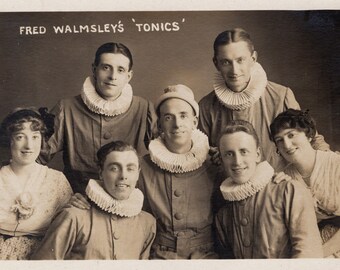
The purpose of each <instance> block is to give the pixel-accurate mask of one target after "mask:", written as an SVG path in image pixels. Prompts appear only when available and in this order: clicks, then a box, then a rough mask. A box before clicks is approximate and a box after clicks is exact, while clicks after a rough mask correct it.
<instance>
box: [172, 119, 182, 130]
mask: <svg viewBox="0 0 340 270" xmlns="http://www.w3.org/2000/svg"><path fill="white" fill-rule="evenodd" d="M181 124H182V119H181V118H180V117H178V116H175V117H174V127H176V128H178V127H180V126H181Z"/></svg>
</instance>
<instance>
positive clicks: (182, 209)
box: [139, 84, 218, 259]
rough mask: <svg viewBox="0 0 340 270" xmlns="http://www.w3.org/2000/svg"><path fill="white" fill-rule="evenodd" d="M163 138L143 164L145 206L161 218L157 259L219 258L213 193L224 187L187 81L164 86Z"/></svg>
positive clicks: (160, 124) (160, 115)
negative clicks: (213, 165)
mask: <svg viewBox="0 0 340 270" xmlns="http://www.w3.org/2000/svg"><path fill="white" fill-rule="evenodd" d="M155 108H156V113H157V115H158V118H159V119H158V129H159V132H160V136H159V137H158V138H157V139H154V140H152V141H151V142H150V145H149V152H150V154H148V155H146V156H145V157H144V158H143V160H142V162H141V168H142V169H141V174H140V179H139V188H140V189H141V190H142V191H143V193H144V196H145V201H144V207H143V209H144V210H146V211H148V212H150V213H151V214H153V215H154V217H155V218H156V220H157V233H156V239H155V241H154V244H153V247H152V251H151V258H153V259H214V258H217V255H216V253H215V252H214V237H213V230H212V224H213V202H212V197H213V196H212V194H213V193H214V192H215V191H216V190H217V189H218V183H217V181H216V180H215V179H216V176H215V174H216V173H215V171H216V168H213V167H212V166H211V165H210V164H209V161H207V155H208V151H209V143H208V138H207V136H206V135H205V134H203V133H202V132H201V131H199V130H198V129H197V123H198V116H199V108H198V104H197V102H196V101H195V99H194V95H193V92H192V91H191V89H190V88H188V87H187V86H185V85H180V84H179V85H173V86H169V87H168V88H167V89H165V90H164V94H162V95H161V96H160V97H159V98H158V100H157V101H156V104H155Z"/></svg>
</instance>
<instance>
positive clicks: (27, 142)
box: [25, 138, 33, 149]
mask: <svg viewBox="0 0 340 270" xmlns="http://www.w3.org/2000/svg"><path fill="white" fill-rule="evenodd" d="M32 145H33V139H32V138H26V144H25V148H27V149H31V147H32Z"/></svg>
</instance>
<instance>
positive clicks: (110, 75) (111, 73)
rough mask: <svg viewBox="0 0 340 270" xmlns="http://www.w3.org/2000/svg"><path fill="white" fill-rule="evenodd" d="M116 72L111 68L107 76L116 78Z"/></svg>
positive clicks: (111, 78) (112, 78)
mask: <svg viewBox="0 0 340 270" xmlns="http://www.w3.org/2000/svg"><path fill="white" fill-rule="evenodd" d="M116 74H117V72H116V71H115V70H114V69H111V70H110V71H109V78H110V80H115V79H116Z"/></svg>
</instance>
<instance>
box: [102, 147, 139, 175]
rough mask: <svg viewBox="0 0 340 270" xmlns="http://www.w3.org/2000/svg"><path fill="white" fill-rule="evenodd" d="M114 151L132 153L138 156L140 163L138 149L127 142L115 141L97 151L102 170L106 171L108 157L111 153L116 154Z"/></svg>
mask: <svg viewBox="0 0 340 270" xmlns="http://www.w3.org/2000/svg"><path fill="white" fill-rule="evenodd" d="M114 151H118V152H125V151H132V152H134V153H135V154H136V156H137V158H138V162H139V161H140V157H139V155H138V153H137V151H136V149H135V148H134V147H133V146H132V145H130V144H128V143H126V142H123V141H113V142H110V143H107V144H105V145H103V146H102V147H100V148H99V150H98V151H97V158H98V166H99V167H100V169H102V170H103V169H104V163H105V160H106V157H107V156H108V155H109V154H110V153H111V152H114Z"/></svg>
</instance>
